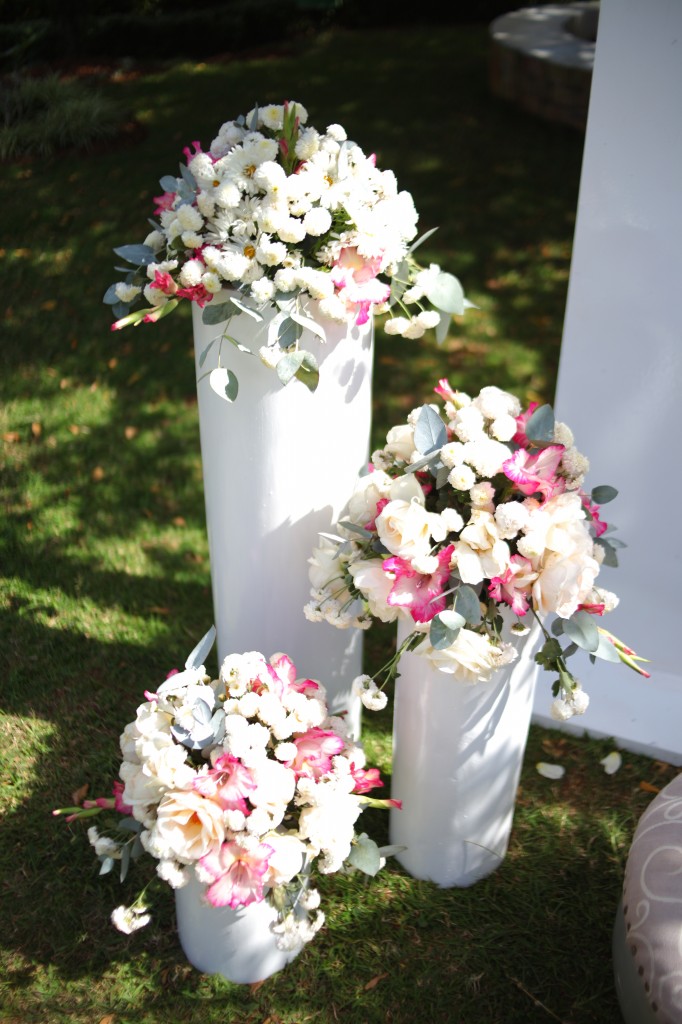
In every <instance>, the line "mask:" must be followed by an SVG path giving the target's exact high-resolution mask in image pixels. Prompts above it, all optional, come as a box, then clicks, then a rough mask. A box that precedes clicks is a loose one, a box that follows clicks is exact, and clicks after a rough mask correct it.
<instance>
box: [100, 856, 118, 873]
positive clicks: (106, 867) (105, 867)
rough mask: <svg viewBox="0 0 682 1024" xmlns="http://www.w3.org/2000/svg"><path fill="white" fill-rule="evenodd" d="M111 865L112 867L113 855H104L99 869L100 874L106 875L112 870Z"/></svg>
mask: <svg viewBox="0 0 682 1024" xmlns="http://www.w3.org/2000/svg"><path fill="white" fill-rule="evenodd" d="M113 867H114V858H113V857H105V858H104V860H103V861H102V867H101V868H100V869H99V873H100V875H108V874H109V872H110V871H112V870H113Z"/></svg>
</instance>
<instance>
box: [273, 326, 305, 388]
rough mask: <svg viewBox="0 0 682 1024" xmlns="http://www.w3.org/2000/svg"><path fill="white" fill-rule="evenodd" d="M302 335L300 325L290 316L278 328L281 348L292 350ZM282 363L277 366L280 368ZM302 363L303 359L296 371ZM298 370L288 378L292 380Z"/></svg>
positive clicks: (295, 353)
mask: <svg viewBox="0 0 682 1024" xmlns="http://www.w3.org/2000/svg"><path fill="white" fill-rule="evenodd" d="M301 333H302V331H301V327H300V325H299V324H297V323H296V321H295V320H292V319H291V317H290V316H287V317H284V318H283V319H282V321H281V322H280V323H279V325H278V327H277V341H278V343H279V346H280V348H283V349H289V348H291V347H292V346H293V345H295V344H296V342H297V341H298V339H299V338H300V337H301ZM298 354H299V353H297V352H294V353H292V355H298ZM281 362H282V361H281V360H280V362H279V363H278V364H277V366H278V368H279V366H280V365H281ZM302 362H303V360H302V359H301V360H300V362H299V363H298V364H297V366H296V370H297V369H298V367H299V366H300V365H301V363H302ZM296 370H293V371H292V373H291V376H290V377H289V378H287V379H288V380H290V379H291V377H293V376H294V374H295V373H296ZM282 383H286V381H283V382H282Z"/></svg>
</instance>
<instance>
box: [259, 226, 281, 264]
mask: <svg viewBox="0 0 682 1024" xmlns="http://www.w3.org/2000/svg"><path fill="white" fill-rule="evenodd" d="M286 255H287V247H286V245H285V244H284V242H273V240H272V238H271V237H270V235H266V234H262V235H261V236H260V238H259V240H258V244H257V246H256V259H257V260H258V262H259V263H262V264H263V265H264V266H266V267H277V266H279V265H280V264H281V263H283V262H284V260H285V259H286Z"/></svg>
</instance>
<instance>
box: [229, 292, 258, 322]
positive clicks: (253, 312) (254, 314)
mask: <svg viewBox="0 0 682 1024" xmlns="http://www.w3.org/2000/svg"><path fill="white" fill-rule="evenodd" d="M230 303H232V305H233V306H236V307H237V309H238V310H240V311H241V312H242V313H246V315H247V316H250V317H251V318H252V319H253V320H257V321H258V323H260V322H261V320H263V314H262V313H259V312H258V310H257V309H254V308H253V307H252V306H247V305H246V303H245V302H241V301H240V300H239V299H236V298H235V297H234V295H232V296H231V297H230V299H229V301H228V306H229V305H230Z"/></svg>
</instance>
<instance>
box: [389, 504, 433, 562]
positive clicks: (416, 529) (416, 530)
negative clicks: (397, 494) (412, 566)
mask: <svg viewBox="0 0 682 1024" xmlns="http://www.w3.org/2000/svg"><path fill="white" fill-rule="evenodd" d="M376 528H377V533H378V534H379V539H380V540H381V542H382V544H383V545H384V547H386V548H387V549H388V550H389V551H390V552H391V554H394V555H400V556H401V557H402V558H413V557H414V556H419V555H422V556H423V555H426V554H428V552H429V549H430V547H431V538H433V540H436V541H441V540H444V539H445V534H446V531H445V528H444V526H443V523H442V522H441V519H440V516H438V515H436V514H435V513H433V512H427V511H426V509H425V508H424V507H423V505H421V504H420V503H419V502H418V501H403V500H401V499H396V500H395V501H390V502H389V503H388V505H386V506H385V508H384V509H383V511H382V512H381V515H379V516H377V520H376Z"/></svg>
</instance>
